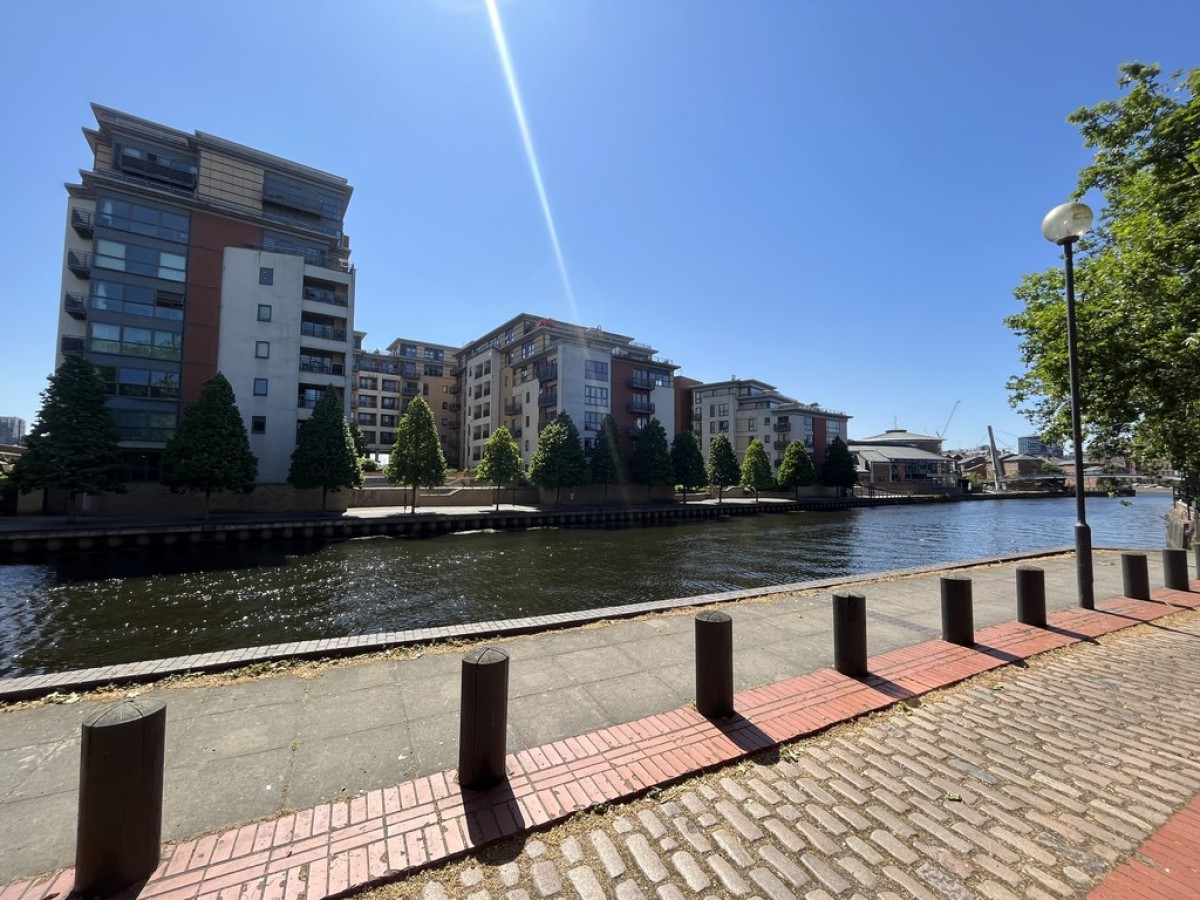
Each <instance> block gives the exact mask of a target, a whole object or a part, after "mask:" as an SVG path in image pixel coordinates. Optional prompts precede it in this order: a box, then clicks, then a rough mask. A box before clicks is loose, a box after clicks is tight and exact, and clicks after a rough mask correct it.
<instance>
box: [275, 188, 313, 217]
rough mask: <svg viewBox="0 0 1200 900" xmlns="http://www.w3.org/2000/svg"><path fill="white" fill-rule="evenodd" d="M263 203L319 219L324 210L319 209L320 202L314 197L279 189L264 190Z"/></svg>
mask: <svg viewBox="0 0 1200 900" xmlns="http://www.w3.org/2000/svg"><path fill="white" fill-rule="evenodd" d="M262 199H263V203H271V204H274V205H275V206H283V207H286V208H287V209H294V210H296V211H297V212H302V213H308V214H309V215H310V216H317V217H318V218H320V216H321V214H322V213H323V212H324V210H322V209H321V202H320V201H319V200H317V199H316V198H315V197H308V196H305V195H304V194H299V193H296V192H294V191H283V190H279V189H274V190H269V191H267V190H264V191H263V195H262Z"/></svg>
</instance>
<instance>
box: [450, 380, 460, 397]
mask: <svg viewBox="0 0 1200 900" xmlns="http://www.w3.org/2000/svg"><path fill="white" fill-rule="evenodd" d="M450 393H452V394H461V393H462V385H461V384H457V383H455V384H452V385H450Z"/></svg>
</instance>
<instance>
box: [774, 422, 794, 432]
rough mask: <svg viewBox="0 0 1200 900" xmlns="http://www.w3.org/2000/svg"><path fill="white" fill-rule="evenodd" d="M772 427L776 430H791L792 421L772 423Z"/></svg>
mask: <svg viewBox="0 0 1200 900" xmlns="http://www.w3.org/2000/svg"><path fill="white" fill-rule="evenodd" d="M774 428H775V430H776V431H791V430H792V423H791V422H776V423H775V425H774Z"/></svg>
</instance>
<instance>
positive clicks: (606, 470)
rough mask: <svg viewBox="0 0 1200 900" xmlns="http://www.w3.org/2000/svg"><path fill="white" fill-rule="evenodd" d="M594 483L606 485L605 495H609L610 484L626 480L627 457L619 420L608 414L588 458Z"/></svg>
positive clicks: (603, 420)
mask: <svg viewBox="0 0 1200 900" xmlns="http://www.w3.org/2000/svg"><path fill="white" fill-rule="evenodd" d="M588 464H589V467H590V468H589V474H590V477H591V482H592V484H602V485H604V496H605V497H606V498H607V497H608V486H609V485H610V484H623V483H624V482H625V480H626V472H625V459H624V457H623V456H622V455H621V438H620V435H619V434H618V433H617V420H616V419H614V418H613V417H612V416H611V415H606V416H605V417H604V418H603V419H602V420H601V422H600V431H599V432H598V433H597V434H596V447H595V449H593V450H592V452H591V455H590V456H589V458H588Z"/></svg>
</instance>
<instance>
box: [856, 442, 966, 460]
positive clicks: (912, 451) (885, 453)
mask: <svg viewBox="0 0 1200 900" xmlns="http://www.w3.org/2000/svg"><path fill="white" fill-rule="evenodd" d="M848 446H849V447H850V452H851V453H856V454H858V458H859V459H860V460H862V461H863V462H878V463H892V462H901V461H911V460H927V461H930V462H944V463H946V464H947V465H948V464H949V463H950V460H948V459H946V457H944V456H942V455H941V454H940V453H933V452H931V451H929V450H919V449H918V448H916V447H904V446H892V445H890V444H860V443H859V442H858V441H853V442H851V443H850V444H849V445H848Z"/></svg>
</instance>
